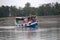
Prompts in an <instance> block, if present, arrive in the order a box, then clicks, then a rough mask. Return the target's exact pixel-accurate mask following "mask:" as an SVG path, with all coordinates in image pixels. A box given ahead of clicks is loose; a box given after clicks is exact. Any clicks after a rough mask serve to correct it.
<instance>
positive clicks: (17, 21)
mask: <svg viewBox="0 0 60 40" xmlns="http://www.w3.org/2000/svg"><path fill="white" fill-rule="evenodd" d="M25 18H26V17H16V19H15V25H16V27H20V28H21V27H23V28H24V27H32V28H35V27H36V26H37V24H38V23H37V21H35V22H28V23H24V19H25Z"/></svg>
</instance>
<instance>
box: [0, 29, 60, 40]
mask: <svg viewBox="0 0 60 40" xmlns="http://www.w3.org/2000/svg"><path fill="white" fill-rule="evenodd" d="M40 30H42V29H40ZM0 40H60V29H51V28H50V29H43V31H39V30H38V32H37V31H35V32H20V31H14V30H12V31H10V30H9V31H0Z"/></svg>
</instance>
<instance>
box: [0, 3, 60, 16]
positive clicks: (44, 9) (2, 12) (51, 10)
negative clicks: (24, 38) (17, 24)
mask: <svg viewBox="0 0 60 40" xmlns="http://www.w3.org/2000/svg"><path fill="white" fill-rule="evenodd" d="M30 14H32V15H37V16H52V15H60V3H58V2H56V3H48V4H43V5H41V6H39V7H37V8H35V7H31V6H30V3H26V4H25V7H24V8H21V7H19V8H16V6H4V5H2V6H1V7H0V17H9V16H11V17H15V16H28V15H30Z"/></svg>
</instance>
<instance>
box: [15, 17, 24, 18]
mask: <svg viewBox="0 0 60 40" xmlns="http://www.w3.org/2000/svg"><path fill="white" fill-rule="evenodd" d="M16 18H25V17H16Z"/></svg>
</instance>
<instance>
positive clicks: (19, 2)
mask: <svg viewBox="0 0 60 40" xmlns="http://www.w3.org/2000/svg"><path fill="white" fill-rule="evenodd" d="M27 2H29V3H30V4H31V7H38V6H40V5H42V4H47V3H52V2H53V3H55V2H58V3H60V0H0V6H2V5H5V6H7V5H8V6H11V5H12V6H16V7H24V6H25V4H26V3H27Z"/></svg>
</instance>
